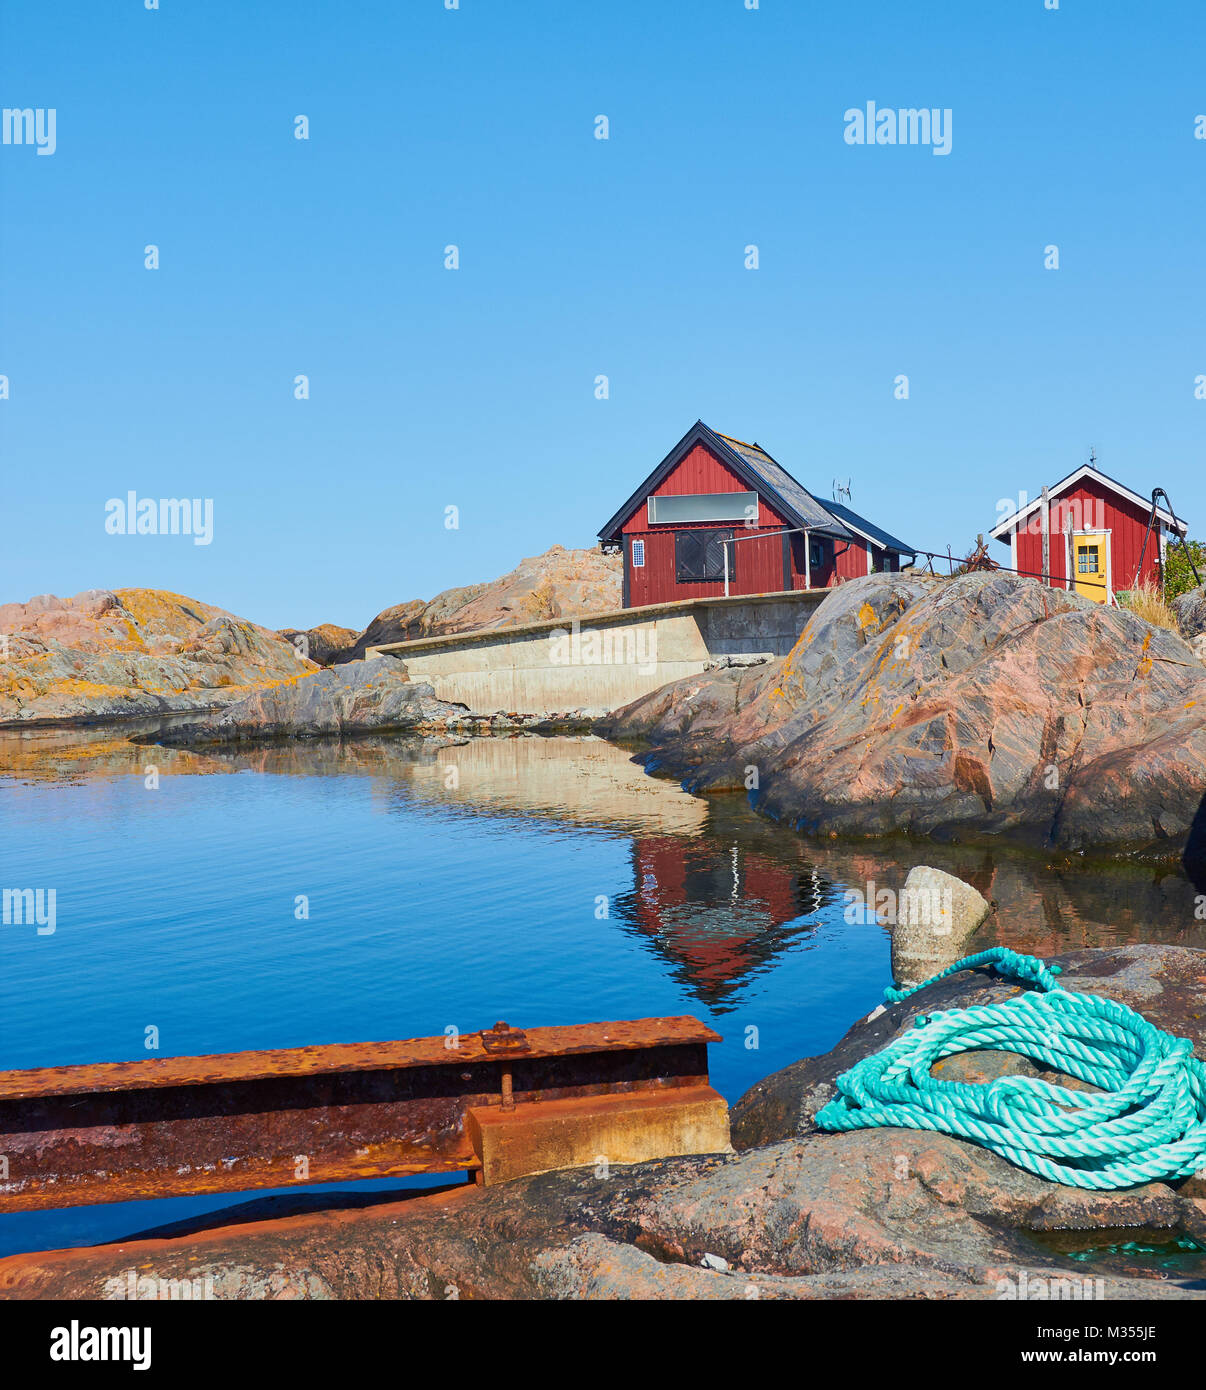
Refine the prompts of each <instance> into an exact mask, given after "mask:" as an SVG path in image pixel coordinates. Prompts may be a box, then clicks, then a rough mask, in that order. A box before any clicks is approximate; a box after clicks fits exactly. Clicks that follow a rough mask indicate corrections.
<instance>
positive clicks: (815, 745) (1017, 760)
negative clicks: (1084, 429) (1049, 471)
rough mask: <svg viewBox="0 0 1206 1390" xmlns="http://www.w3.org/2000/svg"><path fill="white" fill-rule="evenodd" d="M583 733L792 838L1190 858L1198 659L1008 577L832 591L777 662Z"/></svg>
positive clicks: (641, 704)
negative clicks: (975, 843)
mask: <svg viewBox="0 0 1206 1390" xmlns="http://www.w3.org/2000/svg"><path fill="white" fill-rule="evenodd" d="M596 729H597V732H599V733H600V734H602V735H603V736H604V737H607V738H612V739H617V740H621V741H625V742H629V743H631V744H634V745H637V746H639V747H640V748H641V749H642V750H643V751H642V752H641V753H640V754H639V755H638V756H639V757H640V758H641V760H642V761H643V762H644V764H645V766H646V768H647V770H648V771H650V772H652V773H654V774H656V775H659V776H669V777H675V778H678V779H680V780H681V781H682V782H683V783H684V785H685V786H686V787H687V789H688V790H691V791H694V792H699V793H707V792H710V791H721V790H737V789H741V788H743V787H744V788H745V789H747V790H748V791H749V796H750V802H751V805H752V806H753V807H754V808H755V809H756V810H758V811H759V812H761V813H762V814H765V815H769V816H771V817H772V818H774V819H777V820H782V821H784V822H785V823H787V824H790V825H791V826H793V827H794V828H795V829H797V830H799V831H802V832H804V833H806V834H809V835H820V836H829V835H838V836H855V837H858V836H878V835H885V834H894V833H900V832H904V833H907V834H909V835H912V836H915V837H927V838H933V839H937V840H965V839H975V838H977V837H982V838H985V839H991V840H993V841H997V842H1001V841H1005V842H1010V843H1015V844H1019V845H1029V846H1032V847H1039V848H1047V849H1050V848H1054V849H1060V850H1067V851H1070V852H1081V851H1090V850H1105V851H1108V852H1110V853H1112V854H1148V855H1152V856H1155V857H1159V858H1175V857H1178V856H1181V855H1183V854H1185V853H1186V851H1187V849H1188V851H1189V858H1190V859H1193V861H1194V862H1195V864H1196V865H1198V867H1199V870H1201V869H1202V867H1203V866H1204V861H1206V809H1204V808H1206V797H1204V793H1206V666H1203V665H1202V663H1201V662H1200V661H1199V660H1198V659H1197V657H1196V656H1195V654H1194V651H1193V650H1192V648H1191V647H1190V646H1189V644H1188V643H1187V642H1186V641H1184V640H1183V639H1182V638H1181V637H1179V636H1178V635H1176V634H1175V633H1173V632H1170V631H1168V630H1166V629H1163V628H1157V627H1153V626H1151V625H1150V624H1148V623H1146V622H1144V621H1143V620H1141V619H1139V618H1137V617H1135V616H1134V615H1133V614H1131V613H1129V612H1127V611H1125V610H1118V609H1107V608H1104V607H1103V606H1102V605H1099V604H1094V603H1092V602H1091V601H1089V600H1087V599H1084V598H1082V597H1080V596H1079V595H1076V594H1067V593H1063V592H1061V591H1058V590H1053V589H1048V588H1046V587H1044V586H1042V585H1041V584H1039V583H1037V582H1036V581H1034V580H1029V579H1022V578H1019V577H1017V576H1015V575H1010V574H1005V573H974V574H967V575H964V576H961V577H959V578H957V579H954V580H949V581H934V580H929V579H926V578H923V577H918V576H911V575H904V574H901V575H868V576H867V577H866V578H863V579H856V580H852V581H850V582H849V583H847V584H844V585H842V586H841V587H840V588H838V589H836V590H834V592H833V593H832V594H831V595H830V596H829V597H828V598H827V599H826V600H825V602H824V603H823V604H822V605H821V607H820V608H819V609H818V610H817V612H816V614H815V615H814V616H813V618H812V620H811V622H810V623H809V625H808V627H807V628H806V629H805V630H804V633H803V635H802V636H801V638H800V640H799V642H798V643H797V644H796V646H795V648H794V649H793V650H792V652H791V653H790V654H789V655H788V656H787V657H785V658H783V659H782V660H781V661H778V662H775V663H773V664H772V665H769V666H766V667H762V668H756V669H754V670H749V671H742V670H718V671H712V672H707V673H705V674H704V675H701V676H694V677H689V678H687V679H685V680H680V681H678V682H675V683H674V684H672V685H668V686H664V687H663V688H662V689H660V690H657V691H655V692H654V693H653V694H651V695H648V696H646V697H645V698H644V699H641V700H638V701H635V702H634V703H633V704H631V705H629V706H627V707H626V708H624V709H621V710H618V711H616V713H615V714H613V715H611V716H610V717H609V718H607V719H604V720H603V721H601V722H600V723H599V724H598V725H597V726H596ZM1187 867H1188V860H1187Z"/></svg>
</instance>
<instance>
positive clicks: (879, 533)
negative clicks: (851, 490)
mask: <svg viewBox="0 0 1206 1390" xmlns="http://www.w3.org/2000/svg"><path fill="white" fill-rule="evenodd" d="M825 505H826V507H828V508H829V510H830V511H831V512H832V513H833V514H834V516H836V517H838V518H839V520H841V521H844V522H845V523H846V525H847V526H849V528H850V529H851V530H852V531H853V532H854V534H855V535H856V536H858V537H859V538H860V539H862V540H865V541H870V542H871V543H872V544H873V545H878V546H879V547H880V548H881V549H882V550H894V551H895V552H896V553H897V554H898V555H916V554H917V552H916V550H914V549H913V547H912V546H911V545H906V544H905V542H904V541H901V540H897V538H896V537H895V536H893V535H890V534H889V533H888V532H887V531H885V530H884V529H883V527H881V526H876V525H875V524H874V523H873V522H870V521H868V520H867V518H866V517H863V516H859V514H858V513H857V512H855V511H851V509H850V508H849V507H844V506H843V505H842V504H841V503H840V502H826V503H825Z"/></svg>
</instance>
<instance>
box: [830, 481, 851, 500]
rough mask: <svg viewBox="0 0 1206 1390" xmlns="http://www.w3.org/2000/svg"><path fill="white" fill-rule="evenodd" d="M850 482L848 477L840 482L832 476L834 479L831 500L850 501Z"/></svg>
mask: <svg viewBox="0 0 1206 1390" xmlns="http://www.w3.org/2000/svg"><path fill="white" fill-rule="evenodd" d="M850 483H851V479H849V478H847V479H846V481H845V482H844V483H843V482H840V481H839V480H838V479H837V478H834V480H833V493H832V496H833V500H834V501H835V502H849V501H850V493H851V487H850Z"/></svg>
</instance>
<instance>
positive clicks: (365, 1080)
mask: <svg viewBox="0 0 1206 1390" xmlns="http://www.w3.org/2000/svg"><path fill="white" fill-rule="evenodd" d="M718 1041H719V1035H718V1034H717V1033H715V1032H713V1031H712V1029H710V1028H708V1027H707V1026H706V1025H704V1024H702V1023H700V1022H699V1021H698V1020H696V1019H694V1018H690V1017H685V1016H683V1017H675V1018H654V1019H638V1020H629V1021H624V1022H616V1023H588V1024H579V1025H575V1026H571V1027H563V1028H532V1029H529V1030H528V1031H527V1032H526V1033H523V1032H520V1031H519V1030H517V1029H511V1028H508V1027H507V1025H506V1024H498V1025H496V1026H495V1028H493V1029H488V1030H484V1031H483V1032H481V1033H473V1034H462V1035H461V1036H460V1037H459V1038H458V1039H457V1040H456V1042H457V1045H456V1046H455V1047H450V1046H449V1045H448V1043H449V1040H448V1039H445V1038H412V1039H409V1040H407V1041H404V1042H380V1043H351V1044H337V1045H334V1046H328V1047H302V1048H290V1049H278V1050H272V1051H265V1052H235V1053H225V1054H220V1055H215V1056H206V1057H165V1058H154V1059H148V1060H145V1061H137V1062H108V1063H99V1064H96V1065H91V1066H73V1067H41V1068H35V1069H32V1070H26V1071H8V1072H0V1157H2V1158H3V1159H5V1160H6V1162H3V1163H0V1213H3V1212H9V1211H30V1210H35V1209H39V1208H46V1207H65V1206H79V1205H86V1204H89V1203H97V1202H123V1201H132V1200H136V1199H142V1198H148V1197H170V1196H182V1195H187V1194H197V1193H210V1192H234V1191H246V1190H249V1189H253V1188H263V1187H289V1186H293V1185H299V1186H300V1185H305V1184H307V1183H329V1182H344V1181H348V1180H352V1179H360V1178H382V1177H397V1176H404V1175H409V1174H415V1173H440V1172H454V1171H458V1170H460V1171H473V1170H479V1169H480V1168H481V1167H482V1159H481V1156H480V1153H479V1152H478V1151H477V1150H476V1149H475V1147H474V1135H475V1134H476V1133H477V1132H478V1128H477V1127H476V1126H469V1125H467V1124H466V1116H467V1113H468V1111H469V1110H470V1109H471V1108H475V1109H476V1108H482V1107H491V1106H495V1107H498V1108H499V1109H500V1111H501V1110H503V1109H506V1110H507V1111H509V1112H510V1111H514V1110H515V1109H516V1108H517V1107H518V1108H519V1109H520V1110H523V1111H529V1110H532V1111H534V1110H535V1108H536V1107H539V1106H541V1105H544V1104H548V1103H551V1102H558V1101H568V1100H572V1099H575V1098H579V1099H581V1098H587V1097H597V1096H621V1095H624V1094H628V1093H639V1094H640V1095H641V1097H642V1098H643V1099H642V1106H643V1107H648V1106H649V1104H650V1098H651V1096H654V1095H656V1094H657V1093H659V1092H661V1093H664V1094H665V1098H666V1100H667V1101H673V1099H674V1096H673V1093H674V1092H675V1091H678V1090H681V1089H683V1088H694V1089H695V1090H698V1088H700V1087H703V1088H705V1089H707V1081H708V1064H707V1044H708V1043H709V1042H718ZM711 1094H712V1095H713V1096H715V1092H711ZM716 1099H717V1100H718V1101H719V1099H720V1098H719V1097H716ZM726 1142H727V1138H726ZM478 1147H479V1148H480V1144H479V1146H478ZM679 1151H681V1150H679ZM539 1157H540V1156H539V1155H537V1160H538V1159H539ZM616 1161H624V1160H623V1159H622V1158H617V1160H616ZM512 1166H514V1165H512ZM547 1166H549V1167H556V1166H558V1164H556V1163H553V1162H550V1163H549V1164H548V1165H547ZM500 1171H502V1170H501V1169H500ZM508 1171H510V1170H508Z"/></svg>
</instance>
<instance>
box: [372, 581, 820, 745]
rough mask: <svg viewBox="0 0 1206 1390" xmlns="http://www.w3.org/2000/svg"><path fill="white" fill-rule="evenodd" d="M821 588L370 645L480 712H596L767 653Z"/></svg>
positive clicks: (788, 637) (793, 630)
mask: <svg viewBox="0 0 1206 1390" xmlns="http://www.w3.org/2000/svg"><path fill="white" fill-rule="evenodd" d="M827 592H828V590H824V589H813V590H800V591H797V592H788V593H776V594H757V595H741V596H737V597H733V598H706V599H684V600H681V601H679V602H675V603H659V604H653V605H650V606H649V607H646V608H625V609H617V610H615V611H613V612H610V613H595V614H592V615H591V616H590V617H588V618H586V619H581V620H580V619H577V618H574V619H564V618H554V619H551V620H548V621H545V622H539V623H525V624H523V625H521V626H518V627H508V628H501V629H493V630H490V631H476V632H466V633H457V634H453V635H452V636H446V637H423V638H418V639H416V640H415V641H413V642H390V643H387V644H385V645H382V646H379V647H370V648H369V650H368V651H367V652H366V653H365V655H366V656H370V657H371V656H375V655H379V654H381V655H388V656H393V657H396V658H399V659H400V660H402V661H404V662H405V663H406V669H407V672H408V674H409V676H410V678H411V680H413V681H423V682H426V683H427V684H429V685H431V686H432V688H433V689H434V691H435V693H436V694H437V695H438V696H439V697H440V698H441V699H443V700H449V701H453V702H455V703H457V704H463V705H466V706H468V708H469V709H471V710H474V711H477V712H479V713H482V714H493V713H495V712H498V711H503V712H505V713H507V714H513V715H519V716H529V717H537V718H539V717H556V716H560V715H570V714H572V715H576V716H579V717H586V718H592V719H594V718H600V717H602V716H603V715H605V714H610V713H611V711H612V710H616V709H619V708H620V707H621V706H623V705H626V704H629V703H631V702H632V701H633V700H636V699H639V698H640V697H641V696H642V695H648V694H649V693H650V692H651V691H654V690H657V689H659V687H661V686H663V685H667V684H669V683H670V682H671V681H675V680H679V679H681V678H682V677H684V676H694V675H699V674H700V673H701V672H702V671H705V670H707V669H709V668H710V667H712V666H715V665H717V664H718V663H720V662H722V661H734V662H741V661H745V662H750V663H751V664H753V663H755V662H756V661H758V660H763V661H770V660H774V659H775V658H776V657H780V656H785V655H786V654H787V653H788V652H789V651H790V650H791V649H792V647H793V646H794V645H795V643H796V640H797V639H798V638H799V636H800V633H801V632H803V630H804V628H805V626H806V625H807V623H808V619H809V618H810V617H811V615H812V613H813V612H814V611H815V609H816V608H817V606H818V605H819V604H820V603H821V602H822V600H823V599H824V598H825V595H826V593H827Z"/></svg>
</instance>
